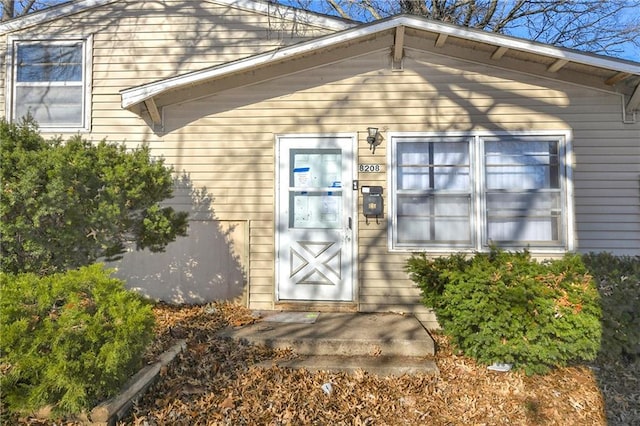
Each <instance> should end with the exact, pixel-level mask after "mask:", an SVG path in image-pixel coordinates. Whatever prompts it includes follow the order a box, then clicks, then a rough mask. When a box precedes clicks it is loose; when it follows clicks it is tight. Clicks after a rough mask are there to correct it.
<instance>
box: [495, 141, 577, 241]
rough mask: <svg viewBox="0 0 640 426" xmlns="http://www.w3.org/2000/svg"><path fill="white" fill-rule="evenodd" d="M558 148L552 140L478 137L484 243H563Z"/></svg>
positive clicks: (556, 142)
mask: <svg viewBox="0 0 640 426" xmlns="http://www.w3.org/2000/svg"><path fill="white" fill-rule="evenodd" d="M559 149H560V147H559V141H558V139H557V138H556V139H555V140H554V139H550V140H545V139H544V138H505V139H500V138H485V139H484V158H485V160H484V170H485V196H486V212H487V213H486V221H487V223H486V227H487V230H486V232H487V239H488V240H489V241H492V242H495V243H497V244H499V245H517V246H523V245H526V246H557V245H561V244H564V239H563V237H562V236H563V232H562V231H563V226H562V222H563V214H562V210H563V209H562V199H563V197H562V191H561V185H560V182H561V174H560V156H559Z"/></svg>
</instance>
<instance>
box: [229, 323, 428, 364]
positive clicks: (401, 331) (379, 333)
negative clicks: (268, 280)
mask: <svg viewBox="0 0 640 426" xmlns="http://www.w3.org/2000/svg"><path fill="white" fill-rule="evenodd" d="M301 315H303V313H301ZM223 335H226V336H228V337H231V338H234V339H243V340H246V341H248V342H250V343H252V344H256V345H263V346H266V347H270V348H274V349H292V350H293V351H294V352H295V353H296V354H298V355H314V356H326V355H332V356H354V357H367V356H372V357H380V356H382V357H427V356H430V355H434V353H435V345H434V342H433V339H432V338H431V336H430V335H429V333H428V332H427V331H426V330H425V329H424V327H423V326H422V324H421V323H420V322H419V321H418V320H417V319H416V318H415V317H414V316H412V315H400V314H363V313H324V312H323V313H320V314H318V316H317V318H316V319H315V321H314V322H312V323H307V322H277V321H269V318H265V319H263V320H262V321H259V322H256V323H254V324H250V325H247V326H244V327H241V328H236V329H227V330H225V331H224V332H223Z"/></svg>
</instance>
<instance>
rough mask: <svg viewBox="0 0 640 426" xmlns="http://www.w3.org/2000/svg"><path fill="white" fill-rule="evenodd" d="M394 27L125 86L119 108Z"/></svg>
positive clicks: (354, 31) (383, 26)
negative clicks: (170, 91) (174, 89)
mask: <svg viewBox="0 0 640 426" xmlns="http://www.w3.org/2000/svg"><path fill="white" fill-rule="evenodd" d="M395 26H396V24H395V23H394V22H392V21H383V22H381V23H379V24H377V25H375V30H372V29H371V28H372V26H365V27H357V28H354V29H350V30H346V31H343V32H340V33H336V34H331V35H328V36H324V37H321V38H319V39H315V40H311V41H307V42H302V43H299V44H296V45H293V46H289V47H285V48H283V49H280V50H276V51H270V52H266V53H261V54H258V55H255V56H251V57H249V58H244V59H239V60H237V61H233V62H230V63H227V64H223V65H219V66H216V67H213V68H207V69H204V70H200V71H195V72H192V73H189V74H185V75H182V76H177V77H170V78H167V79H165V80H160V81H157V82H153V83H149V84H145V85H142V86H138V87H134V88H131V89H125V90H122V91H120V94H121V96H122V107H123V108H129V107H131V106H133V105H135V104H138V103H140V102H143V101H145V100H147V99H149V98H152V97H154V96H156V95H158V94H160V93H162V92H164V91H167V90H171V89H173V88H176V87H182V86H188V85H190V84H198V83H201V82H204V81H206V80H209V79H214V78H218V77H221V76H224V75H230V74H233V73H236V72H242V71H246V70H248V69H251V68H255V67H258V66H262V65H267V64H270V63H277V62H280V61H283V60H285V59H288V58H293V57H296V56H300V55H304V54H309V53H312V52H314V51H317V50H321V49H323V48H328V47H332V46H335V45H338V44H345V43H349V42H351V41H353V40H356V39H358V38H361V37H366V36H369V35H372V34H375V33H378V32H382V31H384V30H387V29H391V28H394V27H395Z"/></svg>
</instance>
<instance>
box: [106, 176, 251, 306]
mask: <svg viewBox="0 0 640 426" xmlns="http://www.w3.org/2000/svg"><path fill="white" fill-rule="evenodd" d="M173 194H174V197H173V198H172V199H169V200H166V201H165V203H164V204H166V205H169V206H171V207H173V208H174V209H176V210H179V211H187V212H188V213H189V229H188V234H189V235H188V236H187V237H179V238H178V239H177V240H176V241H174V242H172V243H170V244H169V245H168V246H167V247H166V250H165V251H164V252H161V253H152V252H150V251H149V250H140V251H135V250H133V251H130V252H128V253H126V254H125V255H124V256H123V258H122V259H121V260H119V261H116V262H113V263H111V264H110V265H109V266H111V267H115V268H116V272H115V274H114V275H115V276H116V277H118V278H120V279H123V280H124V281H125V282H126V285H127V287H128V288H130V289H132V290H135V291H137V292H139V293H141V294H143V295H144V296H146V297H149V298H151V299H154V300H157V301H163V302H167V303H171V304H200V303H206V302H210V301H214V300H238V299H241V298H242V297H243V293H244V289H245V284H246V274H245V268H244V265H246V258H247V254H246V253H247V244H246V239H247V238H246V237H247V235H248V222H247V221H220V220H218V219H217V218H216V216H215V214H214V211H213V208H212V204H213V196H212V195H211V194H209V193H207V190H206V188H204V187H202V188H196V187H194V185H193V182H192V181H191V179H190V177H189V176H188V175H187V174H183V175H182V176H180V177H179V178H177V179H176V181H175V184H174V192H173Z"/></svg>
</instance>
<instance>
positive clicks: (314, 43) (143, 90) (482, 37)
mask: <svg viewBox="0 0 640 426" xmlns="http://www.w3.org/2000/svg"><path fill="white" fill-rule="evenodd" d="M228 1H232V0H228ZM398 26H405V27H408V28H412V29H415V30H421V31H428V32H433V33H437V34H445V35H448V36H453V37H458V38H463V39H467V40H471V41H476V42H480V43H486V44H490V45H493V46H497V47H505V48H508V49H514V50H519V51H524V52H529V53H532V54H536V55H544V56H548V57H551V58H556V59H565V60H568V61H570V62H576V63H580V64H584V65H589V66H594V67H599V68H604V69H610V70H612V71H618V72H625V73H630V74H634V75H640V64H636V63H632V62H628V61H623V60H617V59H610V58H607V57H596V56H594V55H587V54H581V53H578V52H575V51H572V50H568V49H564V48H558V47H553V46H548V45H545V44H541V43H536V42H531V41H527V40H522V39H516V38H513V37H509V36H504V35H500V34H492V33H488V32H484V31H480V30H469V29H466V28H461V27H458V26H455V25H450V24H446V23H440V22H436V21H431V20H426V19H424V18H416V17H411V16H406V15H401V16H395V17H392V18H388V19H384V20H380V21H374V22H373V23H370V24H365V25H362V26H358V27H355V28H350V29H347V30H344V31H341V32H339V33H335V34H331V35H328V36H323V37H321V38H318V39H315V40H311V41H308V42H303V43H299V44H296V45H293V46H289V47H285V48H282V49H279V50H276V51H270V52H266V53H262V54H258V55H255V56H251V57H249V58H244V59H240V60H237V61H234V62H230V63H227V64H223V65H219V66H216V67H213V68H207V69H204V70H200V71H195V72H192V73H189V74H185V75H182V76H177V77H171V78H168V79H165V80H161V81H157V82H153V83H149V84H145V85H142V86H138V87H134V88H131V89H125V90H122V91H121V92H120V93H121V96H122V107H123V108H129V107H131V106H133V105H135V104H138V103H140V102H143V101H145V100H147V99H149V98H151V97H153V96H156V95H158V94H160V93H162V92H165V91H167V90H171V89H173V88H176V87H181V86H186V85H190V84H198V83H201V82H203V81H206V80H208V79H213V78H219V77H221V76H224V75H230V74H233V73H236V72H242V71H246V70H249V69H251V68H254V67H258V66H264V65H268V64H270V63H276V62H280V61H283V60H286V59H288V58H293V57H296V56H299V55H304V54H310V53H312V52H313V51H316V50H321V49H324V48H330V47H332V46H337V45H339V44H345V43H350V42H352V41H354V40H356V39H359V38H366V37H371V36H374V35H375V34H376V33H381V32H384V31H387V30H391V29H394V28H396V27H398Z"/></svg>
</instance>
